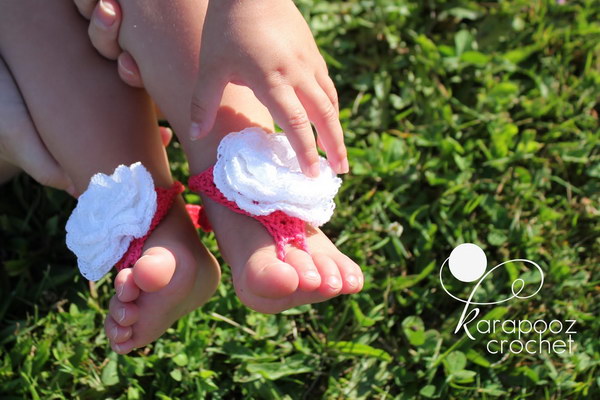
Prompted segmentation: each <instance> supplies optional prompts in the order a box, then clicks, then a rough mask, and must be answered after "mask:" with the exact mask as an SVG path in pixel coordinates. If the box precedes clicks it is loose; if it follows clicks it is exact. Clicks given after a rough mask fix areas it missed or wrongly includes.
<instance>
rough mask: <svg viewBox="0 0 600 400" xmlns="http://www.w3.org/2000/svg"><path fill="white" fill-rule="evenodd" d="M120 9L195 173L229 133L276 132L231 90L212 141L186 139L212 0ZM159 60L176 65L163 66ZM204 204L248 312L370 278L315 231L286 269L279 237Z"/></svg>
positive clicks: (311, 299)
mask: <svg viewBox="0 0 600 400" xmlns="http://www.w3.org/2000/svg"><path fill="white" fill-rule="evenodd" d="M120 4H121V10H122V15H123V21H122V23H121V27H120V35H119V43H120V47H121V48H122V49H123V50H125V51H127V52H128V53H129V54H131V56H132V57H133V59H134V60H135V61H136V63H137V66H138V67H139V70H140V73H141V76H142V80H143V82H144V84H145V87H146V89H147V90H148V92H149V93H150V95H151V96H152V98H153V99H154V100H155V101H156V103H157V105H158V106H159V108H160V109H161V110H162V111H163V113H164V115H165V116H166V118H167V119H168V120H169V122H170V123H171V126H173V128H174V130H175V132H176V133H179V136H178V137H179V140H180V142H181V144H182V146H183V148H184V151H185V153H186V156H187V158H188V162H189V164H190V172H191V173H192V174H197V173H199V172H201V171H203V170H204V169H206V168H208V167H210V166H211V165H212V164H213V163H214V161H215V157H216V148H217V146H218V143H219V142H220V140H221V138H222V137H223V136H224V135H225V134H227V133H229V132H232V131H236V130H240V129H242V128H245V127H247V126H249V125H258V126H263V127H265V128H267V129H272V128H273V122H272V119H271V116H270V114H269V113H268V111H267V110H266V108H265V107H264V106H263V105H262V104H261V103H260V102H259V101H258V100H257V99H256V97H255V96H254V94H253V93H252V91H251V90H249V89H248V88H246V87H242V86H237V85H233V84H229V85H227V87H226V88H225V91H224V95H223V99H222V102H221V106H220V108H219V112H218V115H217V119H216V123H215V125H214V127H213V129H212V130H211V132H210V134H209V135H207V136H206V137H204V138H202V139H200V140H197V141H192V140H191V139H190V137H189V136H188V134H187V133H188V132H189V129H190V123H191V120H190V115H189V103H190V99H191V98H192V95H193V90H194V83H195V80H196V77H197V75H198V65H199V64H198V57H199V43H200V38H201V34H202V23H203V20H204V16H205V15H206V1H204V0H179V1H177V2H170V3H168V4H166V3H165V2H162V1H158V0H150V1H148V0H146V1H141V0H123V1H121V2H120ZM148 43H151V44H152V45H151V46H150V45H149V44H148ZM156 54H161V57H162V58H163V59H165V60H169V62H168V63H156V62H155V61H154V60H155V57H156ZM182 133H183V134H182ZM203 202H204V204H205V205H206V208H207V212H208V215H209V218H210V221H211V224H212V226H213V228H214V231H215V234H216V236H217V240H218V242H219V247H220V249H221V253H222V254H223V257H224V259H225V260H226V261H227V262H228V263H229V264H230V266H231V268H232V271H233V280H234V281H233V283H234V287H235V290H236V292H237V294H238V295H239V297H240V299H241V300H242V302H244V304H246V305H247V306H249V307H251V308H253V309H255V310H257V311H260V312H266V313H276V312H280V311H282V310H285V309H287V308H290V307H293V306H298V305H301V304H307V303H315V302H319V301H323V300H326V299H329V298H331V297H334V296H336V295H339V294H351V293H356V292H358V291H360V290H361V288H362V285H363V275H362V272H361V271H360V268H359V267H358V265H356V263H354V262H353V261H352V260H350V259H349V258H348V257H347V256H345V255H344V254H342V253H341V252H340V251H339V250H338V249H337V248H336V247H335V246H334V245H333V244H332V243H331V241H330V240H329V239H328V238H327V237H326V236H325V235H324V234H323V233H322V232H321V231H319V230H313V232H312V234H311V235H310V237H309V246H310V249H311V254H310V255H309V254H307V253H305V252H302V251H300V250H298V249H295V248H290V249H289V250H288V253H287V256H286V260H285V261H286V262H281V261H280V260H278V259H277V257H276V253H275V246H274V244H273V240H272V238H271V237H270V236H269V235H268V234H267V232H266V231H265V230H264V228H263V227H262V226H261V225H260V224H259V223H258V222H256V221H255V220H253V219H251V218H249V217H246V216H242V215H239V214H236V213H234V212H232V211H230V210H229V209H226V208H224V207H222V206H220V205H217V204H215V203H213V202H211V201H210V200H208V199H207V198H203Z"/></svg>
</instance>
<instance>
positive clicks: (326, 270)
mask: <svg viewBox="0 0 600 400" xmlns="http://www.w3.org/2000/svg"><path fill="white" fill-rule="evenodd" d="M313 261H314V262H315V265H316V266H317V269H318V270H319V274H320V275H321V286H320V287H319V292H320V293H321V294H322V295H323V296H326V297H333V296H336V295H338V294H339V293H340V292H341V290H342V287H343V283H342V277H341V275H340V270H339V268H338V265H337V264H336V262H335V261H334V260H333V259H332V258H331V257H330V256H328V255H326V254H323V253H315V254H313Z"/></svg>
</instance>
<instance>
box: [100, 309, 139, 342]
mask: <svg viewBox="0 0 600 400" xmlns="http://www.w3.org/2000/svg"><path fill="white" fill-rule="evenodd" d="M104 331H105V332H106V336H107V337H108V339H109V340H110V341H111V343H123V342H125V341H127V340H129V339H130V338H131V335H132V334H133V330H132V329H131V327H129V326H119V324H117V323H116V322H115V320H114V319H113V317H111V316H110V315H109V316H107V317H106V320H105V322H104Z"/></svg>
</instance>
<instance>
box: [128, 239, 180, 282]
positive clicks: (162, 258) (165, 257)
mask: <svg viewBox="0 0 600 400" xmlns="http://www.w3.org/2000/svg"><path fill="white" fill-rule="evenodd" d="M175 266H176V260H175V256H174V255H173V253H172V252H171V251H170V250H168V249H166V248H164V247H152V248H150V249H148V250H146V251H145V252H144V255H143V256H142V257H140V259H139V260H137V262H136V263H135V265H134V266H133V278H134V280H135V283H136V285H137V286H138V287H139V288H140V289H142V290H143V291H144V292H156V291H158V290H160V289H162V288H164V287H165V286H167V285H168V284H169V282H170V281H171V278H172V277H173V274H174V273H175Z"/></svg>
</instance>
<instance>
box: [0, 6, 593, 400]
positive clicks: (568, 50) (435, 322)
mask: <svg viewBox="0 0 600 400" xmlns="http://www.w3.org/2000/svg"><path fill="white" fill-rule="evenodd" d="M297 4H298V5H299V7H300V8H301V10H302V11H303V13H304V14H305V16H306V17H307V19H308V20H309V22H310V25H311V29H312V30H313V33H314V34H315V36H316V39H317V42H318V44H319V46H320V48H321V50H322V52H323V54H324V56H325V58H326V60H327V62H328V65H329V68H330V73H331V75H332V76H333V78H334V81H335V83H336V85H337V87H338V91H339V94H340V103H341V113H340V117H341V120H342V123H343V126H344V130H345V133H346V140H347V144H348V146H349V153H350V158H351V170H352V173H351V174H350V175H349V176H347V177H345V178H344V185H343V187H342V189H341V192H340V195H339V197H338V199H337V200H338V208H337V213H336V215H335V217H334V219H333V220H332V221H331V222H330V223H329V224H328V225H326V227H325V231H326V233H328V234H329V235H330V236H331V237H332V238H333V240H334V241H335V242H336V244H337V245H338V246H339V247H340V248H341V249H342V250H343V251H344V252H345V253H346V254H348V255H349V256H351V257H352V258H353V259H355V260H356V261H357V262H358V263H359V264H360V265H361V266H362V268H363V270H364V272H365V276H366V283H365V288H364V290H363V292H362V293H360V294H358V295H355V296H351V297H341V298H336V299H334V300H332V301H329V302H326V303H323V304H318V305H313V306H306V307H301V308H299V309H293V310H290V311H289V312H286V313H283V314H282V315H277V316H272V315H262V314H258V313H254V312H251V311H249V310H248V309H246V308H245V307H243V306H242V305H241V304H240V302H239V301H238V300H237V298H236V296H235V294H234V292H233V289H232V286H231V283H230V275H229V272H228V271H227V268H224V272H225V273H224V277H223V284H222V285H221V286H220V288H219V290H218V292H217V294H216V295H215V297H214V298H213V299H212V300H211V301H210V302H209V303H208V304H207V305H206V306H204V307H203V308H202V309H201V310H198V311H196V312H193V313H192V314H190V315H189V316H187V317H185V318H183V319H182V320H180V321H179V322H178V323H177V324H176V325H174V326H173V327H172V328H171V329H169V330H168V331H167V333H166V334H165V335H164V336H163V338H162V339H160V340H159V341H158V342H156V343H155V344H153V345H151V346H148V347H147V348H145V349H142V350H139V351H137V352H135V353H134V354H133V355H131V356H129V357H123V356H117V355H116V354H114V353H112V352H111V351H110V348H109V346H108V344H107V340H106V337H105V336H104V334H103V332H102V321H103V318H104V314H105V312H106V309H107V303H108V299H109V298H110V296H111V292H112V289H111V282H110V280H109V279H104V280H102V281H101V282H100V283H99V284H98V285H96V286H93V287H90V286H89V285H88V284H87V282H85V281H84V280H82V278H81V277H80V276H79V275H78V273H77V270H76V268H75V261H74V257H73V256H72V254H71V253H69V252H68V250H67V249H66V247H65V244H64V225H65V222H66V218H67V217H68V214H69V211H70V210H71V209H72V207H73V206H74V202H73V201H72V200H70V199H69V198H68V196H66V195H64V194H62V193H58V192H56V191H53V190H50V189H44V188H41V187H39V186H37V185H36V184H34V183H33V182H32V181H31V180H30V179H28V178H26V177H24V176H21V177H18V178H17V179H15V180H13V181H12V182H10V183H9V184H6V185H4V186H2V187H0V263H1V267H0V294H1V297H0V397H1V398H3V399H22V398H34V399H61V398H64V399H72V398H77V399H105V398H114V399H116V398H119V399H151V398H158V399H177V398H188V399H198V398H215V399H219V398H223V399H231V398H272V399H280V398H281V399H313V398H328V399H346V398H351V399H418V398H440V399H467V398H481V399H492V398H507V399H593V398H600V373H599V371H600V365H599V363H600V355H599V351H600V350H599V348H598V347H599V346H598V344H599V340H598V338H599V336H600V320H599V318H598V317H599V313H598V309H599V305H598V300H599V297H600V296H599V294H600V271H599V270H600V223H599V222H600V211H599V208H600V204H599V203H600V202H599V199H600V181H599V178H600V150H599V149H600V147H599V140H600V135H599V133H600V131H599V124H598V113H599V111H600V110H599V108H600V107H599V104H598V101H599V98H600V45H599V43H600V24H599V22H598V21H599V18H600V4H599V2H598V1H568V0H567V1H564V2H561V1H498V2H494V1H490V2H473V1H467V0H456V1H428V0H424V1H404V0H351V1H319V0H300V1H297ZM169 153H170V156H171V165H172V168H173V171H174V174H175V175H176V176H177V177H179V178H180V179H182V180H185V179H186V177H187V167H186V166H185V164H184V162H183V159H182V157H181V154H180V150H179V149H178V146H177V144H174V145H172V146H171V148H170V149H169ZM187 196H188V200H189V201H197V200H198V198H197V196H195V195H193V194H188V195H187ZM203 240H204V241H205V243H206V244H207V245H208V246H209V247H210V248H211V249H213V250H216V247H215V242H214V239H213V238H212V236H207V237H205V238H204V239H203ZM463 242H473V243H477V244H478V245H479V246H481V247H482V248H483V249H484V250H485V252H486V254H487V257H488V261H489V264H490V266H493V265H496V264H498V263H500V262H502V261H506V260H508V259H511V258H527V259H530V260H534V261H535V262H537V263H538V264H539V265H540V266H541V267H542V269H543V271H544V275H545V281H544V285H543V288H542V289H541V291H540V292H539V293H538V294H537V295H536V296H534V297H532V298H531V299H528V300H523V301H518V300H516V301H515V300H513V301H511V302H508V303H505V304H502V305H497V306H482V307H481V310H482V315H483V314H485V315H484V316H483V317H480V318H490V319H504V320H506V319H515V320H530V321H535V320H539V319H544V320H546V321H548V322H549V321H551V320H554V319H558V320H566V319H574V320H576V321H577V325H576V330H577V334H576V335H575V336H574V339H575V346H574V348H573V352H572V353H571V354H567V353H563V354H560V355H559V354H548V353H541V354H533V355H531V354H525V353H522V354H517V355H509V356H507V357H502V356H500V355H492V354H489V353H488V352H487V351H486V347H485V343H486V341H487V340H489V339H490V338H497V339H501V338H503V336H502V335H498V334H496V335H490V336H489V337H487V336H486V337H483V336H482V335H476V337H477V340H476V341H471V340H470V339H468V338H467V337H466V336H465V335H464V334H463V333H460V334H457V335H455V334H454V333H453V330H454V328H455V326H456V323H457V321H458V319H459V318H460V313H461V312H462V306H461V304H460V303H458V302H456V301H454V300H452V299H450V298H449V297H448V295H447V294H446V293H445V292H444V291H443V290H442V288H441V286H440V283H439V276H438V272H439V267H440V265H441V264H442V262H443V261H444V260H445V259H446V257H448V255H449V253H450V251H451V250H452V249H453V248H454V247H455V246H456V245H458V244H460V243H463ZM517 277H522V278H523V279H525V281H527V282H529V283H531V284H532V285H533V286H535V285H536V282H537V281H536V279H535V277H534V276H532V274H531V273H528V272H527V269H526V268H524V267H523V266H521V265H516V266H512V267H508V268H506V270H505V272H504V273H501V274H499V275H498V276H497V277H495V278H494V279H493V280H489V281H486V283H485V284H484V285H483V286H482V288H481V296H483V297H485V298H486V299H499V298H502V297H503V296H504V297H506V296H505V295H506V294H507V293H509V292H510V283H511V282H512V281H513V280H514V279H516V278H517ZM448 286H449V287H450V288H451V290H452V291H453V292H454V293H456V294H457V295H460V296H462V297H466V296H468V293H469V286H468V285H458V284H456V282H452V281H451V280H450V282H449V285H448Z"/></svg>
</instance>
